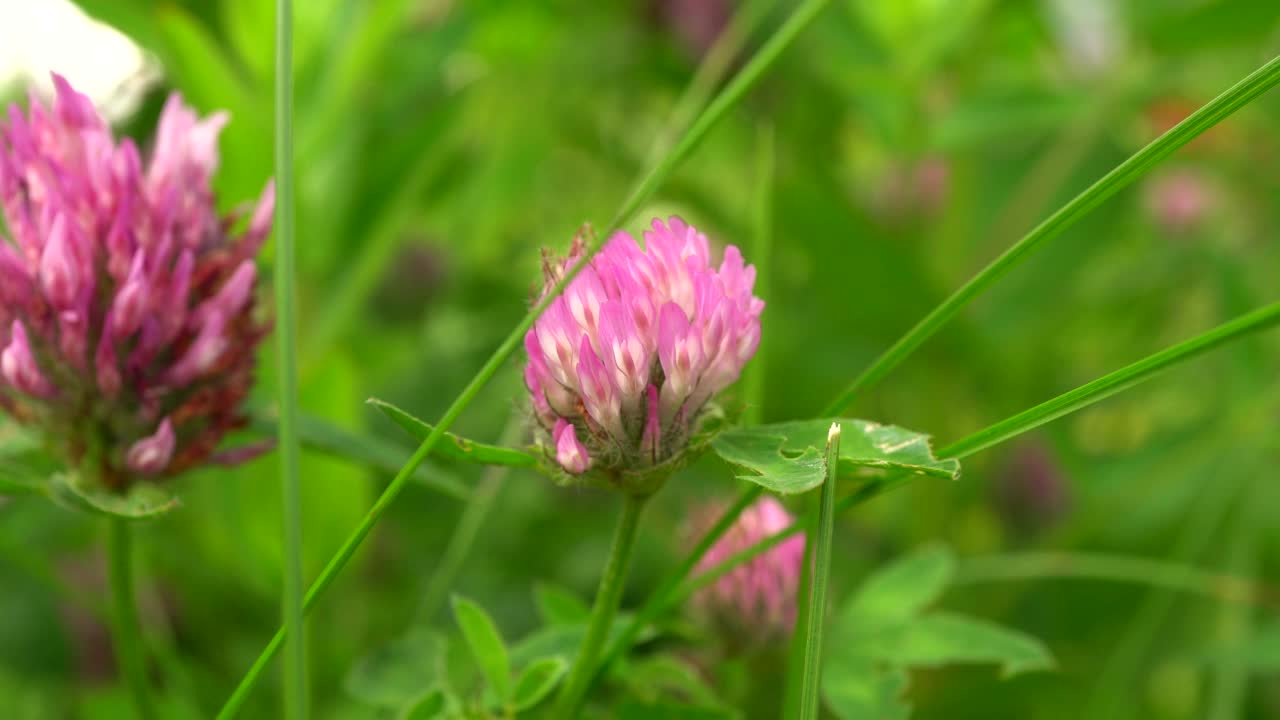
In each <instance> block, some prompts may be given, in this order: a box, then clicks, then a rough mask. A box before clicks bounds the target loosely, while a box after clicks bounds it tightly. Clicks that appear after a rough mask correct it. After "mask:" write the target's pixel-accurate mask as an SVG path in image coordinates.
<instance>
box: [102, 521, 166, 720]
mask: <svg viewBox="0 0 1280 720" xmlns="http://www.w3.org/2000/svg"><path fill="white" fill-rule="evenodd" d="M129 522H130V521H128V520H125V519H123V518H115V517H113V518H108V519H107V532H108V537H107V555H108V557H109V558H110V575H111V642H112V644H113V645H114V646H115V655H116V662H118V663H120V669H121V673H122V674H123V675H124V678H125V681H126V682H127V683H128V685H129V694H130V696H131V697H132V698H133V709H134V712H135V713H136V714H137V716H138V717H139V718H141V719H142V720H151V718H154V717H156V709H155V706H154V705H153V704H152V702H151V689H150V687H148V685H149V684H148V682H147V660H146V657H144V656H143V654H142V629H141V627H140V626H139V625H138V604H137V599H136V598H135V597H134V592H133V538H132V535H131V531H132V528H131V527H130V526H129Z"/></svg>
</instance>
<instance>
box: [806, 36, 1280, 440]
mask: <svg viewBox="0 0 1280 720" xmlns="http://www.w3.org/2000/svg"><path fill="white" fill-rule="evenodd" d="M1277 83H1280V57H1276V58H1274V59H1272V60H1271V61H1270V62H1268V63H1266V64H1265V65H1263V66H1262V67H1260V68H1258V69H1257V70H1255V71H1254V72H1253V73H1251V74H1250V75H1249V76H1248V77H1246V78H1245V79H1243V80H1241V81H1240V82H1238V83H1236V84H1235V85H1234V86H1232V87H1231V88H1230V89H1229V90H1227V91H1226V92H1224V93H1222V94H1221V95H1219V96H1218V97H1216V98H1214V99H1213V100H1212V101H1210V102H1209V103H1208V104H1206V105H1205V106H1204V107H1202V108H1200V109H1199V110H1197V111H1196V112H1194V113H1192V114H1191V115H1190V116H1189V117H1187V119H1185V120H1183V121H1182V122H1180V123H1178V124H1177V125H1176V126H1174V127H1173V128H1172V129H1170V130H1169V131H1168V132H1166V133H1164V134H1163V135H1161V136H1160V137H1159V138H1156V139H1155V140H1154V141H1153V142H1152V143H1151V144H1149V145H1147V146H1146V147H1145V148H1143V149H1142V150H1139V151H1138V152H1137V153H1135V154H1133V155H1132V156H1131V157H1130V158H1129V159H1128V160H1125V161H1124V162H1122V163H1120V164H1119V165H1118V166H1116V168H1115V169H1114V170H1112V171H1111V172H1109V173H1107V174H1106V175H1104V176H1102V178H1101V179H1099V180H1098V181H1097V182H1095V183H1094V184H1093V185H1090V186H1089V187H1088V188H1087V189H1086V190H1085V191H1084V192H1082V193H1080V194H1079V195H1077V196H1076V197H1075V198H1074V199H1072V200H1071V201H1070V202H1068V203H1067V204H1066V205H1063V206H1062V207H1061V208H1060V209H1059V210H1058V211H1057V212H1055V213H1053V214H1052V215H1050V216H1049V217H1048V218H1047V219H1046V220H1045V221H1044V222H1042V223H1040V224H1039V225H1038V226H1036V227H1035V228H1034V229H1033V230H1031V232H1029V233H1027V234H1026V235H1025V236H1023V238H1022V239H1021V240H1019V241H1018V242H1016V243H1014V244H1013V246H1012V247H1010V248H1009V249H1008V250H1006V251H1005V252H1004V253H1003V254H1002V255H1000V256H999V257H997V258H996V259H995V260H993V261H992V262H991V264H990V265H987V266H986V267H985V268H983V269H982V270H981V271H980V272H978V274H977V275H974V276H973V278H972V279H970V280H969V281H968V282H967V283H965V284H964V285H962V286H961V287H960V288H959V289H958V290H956V291H955V292H954V293H953V294H952V295H951V296H950V297H948V298H947V299H946V300H944V301H943V302H942V304H940V305H939V306H938V307H936V308H934V310H933V311H932V312H930V313H929V314H928V315H926V316H925V317H924V319H922V320H921V321H920V322H919V323H917V324H916V326H915V327H913V328H911V330H909V331H908V332H907V334H906V335H903V336H902V338H901V339H899V340H898V341H897V342H895V343H894V344H893V345H892V346H891V347H890V348H889V349H888V350H886V351H885V352H884V353H883V354H881V355H880V356H879V357H878V358H876V359H875V361H873V362H872V363H871V365H870V366H868V367H867V369H866V370H863V371H862V374H860V375H858V376H857V377H856V378H855V379H854V380H853V382H852V383H850V384H849V386H848V387H846V388H845V389H844V390H843V391H842V392H841V393H840V394H839V395H837V396H836V398H835V399H834V400H832V402H831V404H830V405H829V406H828V407H827V409H826V410H825V411H824V413H823V414H824V415H839V414H840V413H842V412H844V411H845V410H846V409H847V408H848V407H849V405H850V403H852V402H853V399H854V397H855V396H856V395H857V394H858V393H859V392H860V391H862V390H863V389H865V388H867V387H869V386H871V385H872V384H874V383H876V382H877V381H879V380H880V379H881V378H883V377H884V376H885V375H887V374H888V373H889V371H891V370H893V369H894V368H895V367H897V366H898V365H899V364H900V363H901V362H902V361H903V360H905V359H906V358H907V357H908V356H909V355H911V353H913V352H914V351H915V350H916V349H917V348H918V347H920V345H921V344H923V343H924V342H925V341H926V340H928V339H929V338H930V337H932V336H933V334H934V333H936V332H937V331H938V330H940V329H941V328H942V326H943V325H945V324H947V322H948V321H950V320H951V318H953V317H955V315H956V314H957V313H959V312H960V311H961V310H962V309H963V308H964V307H965V306H966V305H968V304H969V303H970V302H972V301H973V299H974V298H976V297H977V296H978V295H979V294H981V293H982V292H983V291H985V290H986V289H987V288H989V287H991V286H992V285H994V284H995V283H996V281H998V280H999V279H1000V278H1002V277H1004V276H1005V275H1006V274H1007V273H1008V272H1009V271H1010V270H1012V269H1013V268H1015V267H1017V266H1018V265H1019V264H1020V263H1022V261H1024V260H1026V259H1027V258H1028V257H1030V255H1031V254H1032V253H1033V252H1035V251H1036V250H1037V249H1039V248H1040V247H1041V246H1042V245H1043V244H1044V243H1045V241H1047V240H1050V239H1052V238H1054V237H1057V236H1058V235H1059V234H1061V233H1062V232H1063V231H1064V230H1066V229H1067V228H1069V227H1071V226H1072V225H1074V224H1075V223H1076V222H1077V221H1078V220H1080V218H1083V217H1084V216H1085V215H1088V214H1089V213H1090V212H1091V211H1092V210H1093V209H1094V208H1096V207H1098V206H1099V205H1101V204H1102V203H1103V202H1104V201H1105V200H1107V199H1108V198H1110V197H1111V196H1112V195H1115V194H1116V193H1117V192H1119V191H1120V190H1122V189H1124V188H1126V187H1128V186H1129V185H1131V184H1133V183H1134V181H1136V180H1137V179H1138V178H1140V177H1142V176H1143V175H1144V174H1145V173H1146V172H1147V171H1148V170H1150V169H1151V168H1153V167H1155V165H1157V164H1158V163H1160V162H1161V161H1163V160H1164V159H1165V158H1167V157H1169V156H1170V155H1171V154H1173V153H1174V151H1176V150H1178V149H1179V148H1181V147H1182V146H1183V145H1186V144H1187V143H1189V142H1191V141H1192V140H1194V139H1195V138H1197V137H1199V136H1200V135H1201V134H1203V133H1204V132H1205V131H1207V130H1209V129H1210V128H1212V127H1213V126H1214V125H1217V124H1218V123H1219V122H1221V121H1222V120H1224V119H1225V118H1227V117H1228V116H1230V115H1231V114H1232V113H1234V112H1235V111H1237V110H1239V109H1240V108H1242V107H1244V106H1245V105H1248V104H1249V103H1250V102H1252V101H1253V100H1255V99H1257V98H1258V96H1260V95H1262V94H1263V93H1264V92H1266V91H1268V90H1270V89H1271V88H1272V87H1274V86H1275V85H1276V84H1277Z"/></svg>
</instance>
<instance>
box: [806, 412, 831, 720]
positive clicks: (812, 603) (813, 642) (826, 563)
mask: <svg viewBox="0 0 1280 720" xmlns="http://www.w3.org/2000/svg"><path fill="white" fill-rule="evenodd" d="M839 464H840V425H839V424H838V423H833V424H832V425H831V431H830V432H829V433H828V434H827V481H826V482H825V483H823V484H822V501H821V504H820V505H819V508H818V537H817V539H816V540H817V542H816V543H815V547H814V550H813V568H812V570H811V572H810V576H811V580H810V584H809V609H808V612H807V613H805V614H806V617H805V620H806V622H805V625H804V628H803V630H804V636H805V640H804V647H805V649H804V677H803V678H802V679H801V681H800V702H801V703H802V704H801V706H800V720H818V685H819V682H818V680H819V677H820V676H821V675H822V622H823V620H824V619H825V618H826V615H827V584H828V580H829V579H830V576H831V538H832V535H833V534H834V533H835V523H836V476H837V475H838V474H839ZM796 631H797V632H799V631H800V628H797V629H796Z"/></svg>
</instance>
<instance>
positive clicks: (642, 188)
mask: <svg viewBox="0 0 1280 720" xmlns="http://www.w3.org/2000/svg"><path fill="white" fill-rule="evenodd" d="M281 1H283V0H281ZM828 2H829V0H807V1H806V2H805V3H804V4H802V5H801V6H800V7H798V8H797V9H796V10H795V12H794V13H792V15H791V17H790V18H789V19H788V20H787V21H786V22H785V23H784V24H783V25H782V27H781V28H779V30H778V31H777V32H776V33H775V34H774V35H773V37H772V38H770V40H769V41H768V42H766V43H765V45H764V46H763V47H762V48H761V49H760V51H759V52H758V53H757V54H756V55H755V56H754V57H753V58H752V59H751V60H750V61H749V62H748V63H747V64H746V66H744V67H743V69H742V70H741V71H740V72H739V73H738V74H737V75H736V76H735V77H734V79H733V80H732V81H730V83H729V84H728V85H727V86H726V87H725V89H724V90H723V91H721V92H720V94H719V95H717V96H716V98H715V100H713V101H712V102H711V104H710V105H709V106H708V107H707V108H706V110H704V111H703V112H702V114H701V115H699V116H698V119H697V120H695V121H694V123H693V125H692V126H691V127H690V128H689V131H688V132H687V133H686V134H685V135H684V136H683V137H682V138H681V140H680V142H678V143H677V144H676V146H675V147H674V148H673V149H672V151H671V153H670V154H668V155H667V156H666V157H664V158H663V160H662V161H661V162H659V163H658V165H657V166H655V167H654V168H653V170H652V171H650V172H649V173H648V174H647V175H646V176H645V177H644V178H643V179H642V180H641V181H640V182H639V183H637V185H636V187H635V189H634V190H633V191H632V193H631V195H630V196H628V198H627V200H626V201H625V202H624V203H623V204H622V207H621V209H620V210H619V211H618V213H617V215H616V217H615V219H614V220H613V221H612V222H610V223H609V227H610V230H612V229H613V228H616V227H617V226H618V225H620V224H621V223H623V222H625V221H626V219H628V218H630V217H631V215H632V214H633V213H635V212H636V210H638V209H639V208H640V206H641V205H642V204H643V203H644V202H645V201H646V200H648V198H649V197H650V196H652V195H653V193H654V192H655V191H657V189H658V187H659V186H660V185H661V184H662V182H663V181H665V180H666V179H667V177H668V176H669V175H670V174H671V172H672V171H673V170H674V169H675V168H676V166H677V165H678V164H679V162H680V161H681V160H683V159H684V158H685V157H687V156H688V155H689V153H690V152H692V150H693V149H694V147H696V146H697V144H698V142H699V141H700V140H701V139H702V138H703V137H704V136H705V135H706V134H707V133H708V132H709V131H710V130H711V128H712V127H714V126H715V124H716V123H717V122H718V121H719V120H720V119H722V118H723V117H724V116H725V114H726V113H728V111H729V110H730V109H731V108H732V107H733V106H734V105H735V104H736V103H737V102H738V101H739V100H741V99H742V96H743V95H745V94H746V92H747V90H749V89H750V88H751V87H752V86H753V85H754V84H755V83H756V82H757V81H759V79H760V78H761V77H762V76H763V75H764V72H765V71H766V70H767V69H768V68H769V67H770V66H771V65H772V64H773V63H774V62H776V61H777V59H778V57H779V56H781V55H782V51H783V50H785V49H786V48H787V46H789V45H790V44H791V42H793V41H794V40H795V38H796V36H797V35H799V34H800V31H801V30H803V29H804V28H805V27H806V26H807V25H808V24H809V22H811V21H812V20H813V19H814V18H815V17H816V16H817V14H818V12H819V11H820V10H821V9H822V8H823V7H825V6H826V5H827V3H828ZM607 235H608V234H607V233H606V237H607ZM593 250H594V248H593ZM589 258H590V255H587V256H584V257H583V258H582V259H581V260H579V261H578V263H576V264H575V265H574V267H572V268H570V269H569V271H568V272H566V273H565V276H564V277H563V278H561V279H560V282H559V283H557V284H556V286H555V287H554V288H552V291H551V292H549V293H547V296H546V297H545V298H543V300H542V301H541V302H539V303H538V304H537V305H536V306H534V308H533V309H532V310H531V311H530V312H529V313H528V314H527V315H526V316H525V317H524V319H523V320H521V321H520V323H519V324H518V325H516V327H515V329H513V330H512V331H511V333H510V334H509V335H508V336H507V337H506V339H504V340H503V341H502V343H501V344H500V345H499V346H498V348H497V349H496V350H494V353H493V355H491V356H490V357H489V359H488V360H487V361H485V363H484V365H483V366H482V367H481V368H480V370H479V371H478V372H477V373H476V375H475V377H473V378H472V379H471V381H470V382H469V383H467V386H466V387H465V388H463V390H462V392H461V393H460V394H459V395H458V397H457V398H455V399H454V401H453V403H452V404H450V406H449V408H448V409H447V410H445V413H444V415H443V416H442V417H441V418H440V420H439V421H437V422H436V424H435V428H434V430H433V431H432V433H431V434H430V435H428V436H427V439H426V440H424V441H423V442H422V444H421V445H419V446H418V449H417V450H416V451H414V453H413V455H412V456H411V457H410V458H409V460H408V461H407V462H406V463H405V465H404V467H402V468H401V469H400V472H399V473H397V474H396V476H395V478H393V479H392V481H391V483H390V484H389V485H388V486H387V489H386V490H384V491H383V493H382V495H380V496H379V497H378V499H377V500H376V501H375V502H374V504H373V507H372V508H370V509H369V512H368V513H367V514H366V515H365V517H364V518H363V519H362V520H361V521H360V525H359V526H357V527H356V529H355V531H354V532H353V533H352V534H351V535H350V536H349V537H348V538H347V540H346V541H345V542H344V543H343V544H342V546H341V547H340V548H339V549H338V552H337V554H335V555H334V556H333V558H332V559H330V561H329V563H328V564H327V565H326V566H325V567H324V569H323V570H321V572H320V575H319V576H318V577H317V578H316V580H315V582H314V583H313V584H312V585H311V589H310V590H309V591H308V592H307V595H306V597H305V598H304V600H303V611H304V613H305V612H307V611H309V610H310V609H311V608H312V607H313V606H314V605H315V603H316V601H317V600H318V599H319V598H320V597H321V596H323V595H324V593H325V592H326V591H327V590H328V589H329V586H330V585H332V584H333V582H334V580H336V579H337V577H338V575H339V574H340V573H341V572H342V569H343V568H344V567H346V565H347V563H348V562H349V561H350V560H351V557H352V556H353V555H355V552H356V550H357V549H358V548H359V547H360V545H362V544H363V543H364V540H365V538H367V537H368V536H369V533H370V532H371V531H372V530H373V527H374V526H375V525H377V523H378V521H379V520H380V519H381V518H382V515H383V513H385V512H386V511H387V508H388V507H390V506H391V504H392V503H393V502H395V499H396V498H397V497H398V496H399V495H400V492H401V491H402V490H404V486H405V484H406V483H407V482H408V480H409V478H410V477H411V476H412V474H413V472H414V471H415V470H417V468H418V466H419V465H421V464H422V462H423V461H424V460H426V458H427V456H428V455H430V454H431V451H432V450H433V449H434V448H435V446H436V444H437V443H439V442H440V440H441V438H442V437H443V436H444V434H445V432H447V431H448V430H449V428H451V427H452V426H453V423H454V422H455V421H457V419H458V417H459V416H460V415H462V411H463V410H465V409H466V408H467V406H468V405H470V404H471V402H472V401H473V400H474V399H475V397H476V395H478V394H479V392H480V390H481V388H483V387H484V386H485V385H486V384H488V382H489V381H490V380H491V379H492V378H493V376H494V375H496V374H497V373H498V370H500V369H501V368H502V366H503V364H505V363H506V361H507V359H508V358H510V357H511V356H512V354H514V353H515V351H516V349H517V348H518V347H519V346H520V342H521V340H522V339H523V337H524V334H525V333H526V332H527V331H528V330H529V328H530V327H532V326H533V323H534V321H536V320H537V318H538V316H539V315H540V314H541V313H542V311H543V310H545V309H546V307H547V306H548V305H550V303H551V301H552V300H553V299H555V297H557V296H558V295H559V294H560V292H561V291H563V290H564V288H565V286H566V285H567V284H568V283H569V282H570V281H571V280H572V279H573V278H574V277H575V276H576V275H577V273H578V272H580V271H581V270H582V268H583V267H585V265H586V263H587V261H588V260H589ZM284 636H285V628H281V629H280V630H278V631H277V632H276V635H275V636H274V637H273V638H272V639H271V642H270V643H268V645H267V647H266V648H265V649H264V650H263V652H262V654H261V655H259V657H258V659H257V660H256V661H255V662H254V664H253V666H252V667H250V668H249V671H248V673H247V674H246V675H245V676H244V678H242V679H241V681H240V684H239V685H238V686H237V687H236V689H235V690H234V691H233V692H232V694H231V696H230V697H229V698H228V699H227V702H226V704H224V705H223V707H222V710H221V711H220V712H219V713H218V718H220V719H222V720H226V719H227V718H232V717H235V716H236V714H237V713H238V712H239V711H240V708H241V707H242V706H243V705H244V702H245V701H246V700H247V699H248V696H249V692H250V691H251V690H252V689H253V688H254V687H255V686H256V685H257V683H258V681H259V680H260V679H261V676H262V673H263V671H264V670H265V669H266V666H267V665H268V664H269V663H270V661H271V659H272V658H273V657H274V656H275V654H276V653H277V652H279V650H280V647H281V645H283V643H284Z"/></svg>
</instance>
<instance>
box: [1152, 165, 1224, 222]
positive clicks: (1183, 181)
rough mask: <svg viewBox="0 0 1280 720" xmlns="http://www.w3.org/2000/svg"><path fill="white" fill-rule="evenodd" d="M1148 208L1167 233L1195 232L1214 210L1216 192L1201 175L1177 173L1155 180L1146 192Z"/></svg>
mask: <svg viewBox="0 0 1280 720" xmlns="http://www.w3.org/2000/svg"><path fill="white" fill-rule="evenodd" d="M1145 200H1146V208H1147V212H1148V214H1149V215H1150V216H1151V219H1152V220H1153V221H1155V223H1156V224H1157V225H1159V226H1160V228H1161V229H1162V230H1163V231H1165V232H1168V233H1173V234H1177V235H1181V234H1185V233H1187V232H1190V231H1191V230H1194V229H1195V228H1196V227H1197V226H1198V225H1199V224H1200V223H1201V221H1202V220H1204V218H1205V216H1206V215H1207V214H1208V213H1209V212H1210V211H1211V210H1212V209H1213V206H1214V204H1215V202H1216V198H1215V197H1214V192H1213V190H1212V189H1211V187H1210V185H1209V183H1207V182H1206V181H1205V179H1204V177H1203V176H1202V175H1200V174H1199V173H1197V172H1195V171H1192V170H1178V171H1174V172H1171V173H1167V174H1164V175H1160V176H1158V177H1156V178H1154V179H1152V180H1151V181H1150V182H1149V183H1148V185H1147V188H1146V196H1145Z"/></svg>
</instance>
